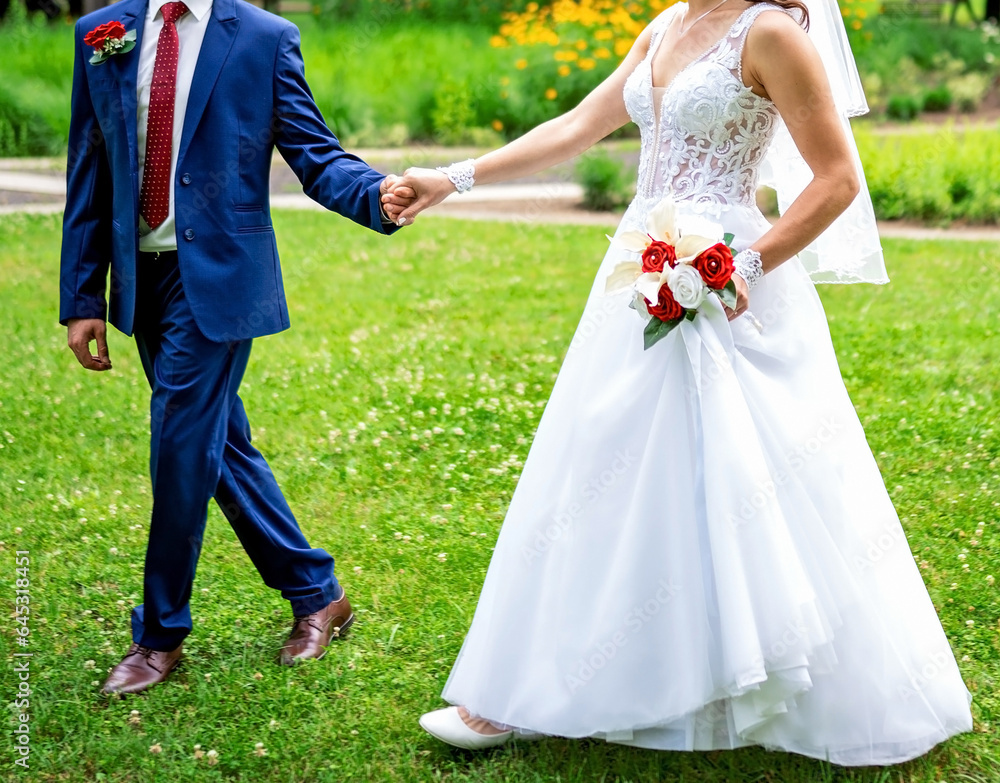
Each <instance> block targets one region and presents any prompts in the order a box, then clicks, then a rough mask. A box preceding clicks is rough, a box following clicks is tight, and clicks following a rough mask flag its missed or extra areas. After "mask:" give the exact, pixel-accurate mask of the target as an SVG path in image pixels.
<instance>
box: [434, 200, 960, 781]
mask: <svg viewBox="0 0 1000 783" xmlns="http://www.w3.org/2000/svg"><path fill="white" fill-rule="evenodd" d="M651 206H652V205H651V204H650V203H648V202H642V201H637V202H635V203H633V205H632V206H631V207H630V209H629V212H628V213H627V214H626V216H625V218H624V219H623V221H622V225H621V226H620V227H619V231H622V230H634V229H640V230H641V229H642V227H643V226H644V222H645V213H646V211H647V210H648V209H649V207H651ZM709 217H711V215H710V216H709ZM715 217H716V219H718V220H719V221H720V222H722V224H723V225H724V227H725V229H726V230H727V231H730V232H732V233H733V234H735V236H736V245H737V247H739V246H746V245H749V244H751V243H752V242H753V241H755V240H756V238H758V237H759V236H760V235H761V234H762V233H764V231H766V230H767V229H768V227H769V226H768V223H767V221H766V220H765V219H764V218H763V216H762V215H761V214H760V212H758V211H757V210H755V209H748V208H743V207H732V208H722V209H720V210H719V212H718V213H717V214H716V215H715ZM625 255H626V254H625V253H624V251H621V250H619V249H616V248H614V247H612V249H611V250H610V251H609V253H608V255H607V257H606V258H605V260H604V263H603V264H602V266H601V268H600V270H599V272H598V274H597V277H596V280H595V282H594V287H593V290H592V292H591V294H590V297H589V300H588V302H587V305H586V309H585V310H584V313H583V317H582V319H581V321H580V324H579V327H578V329H577V331H576V334H575V336H574V338H573V341H572V343H571V345H570V348H569V351H568V354H567V357H566V360H565V363H564V364H563V366H562V368H561V370H560V373H559V377H558V379H557V381H556V384H555V387H554V389H553V392H552V396H551V399H550V401H549V404H548V406H547V408H546V410H545V413H544V415H543V417H542V419H541V421H540V424H539V427H538V431H537V433H536V435H535V439H534V443H533V445H532V448H531V451H530V453H529V455H528V457H527V459H526V462H525V465H524V469H523V471H522V474H521V478H520V481H519V483H518V486H517V490H516V492H515V494H514V497H513V499H512V501H511V505H510V509H509V511H508V513H507V517H506V520H505V522H504V524H503V528H502V530H501V532H500V536H499V540H498V541H497V545H496V549H495V552H494V555H493V559H492V561H491V563H490V567H489V572H488V574H487V576H486V581H485V584H484V586H483V591H482V595H481V597H480V599H479V604H478V607H477V609H476V613H475V618H474V619H473V622H472V626H471V628H470V630H469V633H468V635H467V637H466V639H465V643H464V645H463V647H462V650H461V653H460V654H459V657H458V660H457V661H456V663H455V666H454V669H453V670H452V672H451V676H450V677H449V679H448V682H447V685H446V686H445V689H444V694H443V695H444V698H445V699H446V700H447V701H449V702H451V703H453V704H461V705H465V706H466V707H467V708H468V709H469V710H470V711H471V712H472V713H473V714H475V715H478V716H482V717H484V718H488V719H490V720H492V721H494V722H496V723H499V724H503V725H507V726H511V727H516V728H518V729H520V730H524V731H532V732H539V733H542V734H549V735H557V736H562V737H596V738H603V739H606V740H608V741H610V742H618V743H624V744H629V745H636V746H640V747H646V748H657V749H663V750H710V749H719V748H736V747H740V746H745V745H761V746H765V747H767V748H772V749H781V750H786V751H791V752H795V753H800V754H803V755H806V756H811V757H815V758H821V759H829V760H830V761H832V762H834V763H837V764H843V765H858V764H892V763H896V762H900V761H904V760H906V759H910V758H913V757H916V756H919V755H921V754H923V753H924V752H926V751H927V750H928V749H929V748H931V747H932V746H933V745H935V744H936V743H939V742H941V741H942V740H944V739H946V738H947V737H949V736H951V735H954V734H957V733H960V732H963V731H968V730H970V729H971V727H972V718H971V714H970V711H969V704H970V701H971V696H970V694H969V692H968V690H967V689H966V687H965V684H964V683H963V681H962V678H961V675H960V673H959V670H958V667H957V665H956V662H955V658H954V655H953V654H952V651H951V649H950V647H949V645H948V640H947V638H946V637H945V635H944V632H943V630H942V628H941V624H940V622H939V620H938V617H937V615H936V613H935V610H934V606H933V605H932V603H931V601H930V598H929V596H928V594H927V590H926V588H925V587H924V584H923V581H922V580H921V577H920V573H919V571H918V569H917V567H916V565H915V563H914V561H913V556H912V554H911V553H910V550H909V547H908V545H907V542H906V538H905V536H904V533H903V529H902V527H901V525H900V522H899V519H898V517H897V515H896V512H895V510H894V508H893V506H892V503H891V501H890V499H889V497H888V494H887V492H886V489H885V486H884V484H883V482H882V479H881V476H880V474H879V471H878V467H877V465H876V463H875V460H874V458H873V457H872V453H871V451H870V449H869V447H868V444H867V442H866V440H865V435H864V432H863V430H862V427H861V424H860V422H859V421H858V417H857V415H856V413H855V411H854V408H853V406H852V404H851V401H850V399H849V397H848V394H847V391H846V389H845V388H844V384H843V380H842V378H841V376H840V372H839V368H838V365H837V361H836V357H835V354H834V351H833V346H832V344H831V341H830V334H829V330H828V327H827V323H826V318H825V315H824V312H823V308H822V305H821V304H820V300H819V298H818V296H817V294H816V290H815V288H814V286H813V284H812V282H811V280H810V279H809V277H808V275H807V274H806V273H805V271H804V270H803V268H802V266H801V265H800V264H799V262H798V261H797V260H796V259H792V260H790V261H788V262H786V263H785V264H783V265H782V266H780V267H779V268H778V269H776V270H775V271H773V272H771V273H769V274H768V275H766V276H765V277H764V278H763V280H762V281H761V283H760V284H759V285H758V286H757V287H756V288H755V289H754V291H753V293H752V294H751V297H750V309H751V311H752V312H753V314H754V315H755V316H756V318H757V319H758V320H759V322H760V323H761V325H762V326H763V328H762V329H761V330H758V329H757V328H756V327H755V326H754V325H753V324H752V323H751V321H750V319H749V318H747V317H745V316H744V317H741V318H738V319H736V320H735V321H734V322H729V321H728V320H727V319H726V316H725V314H724V312H723V310H722V308H721V305H719V304H718V303H717V302H716V301H715V300H714V298H712V300H711V302H710V303H709V305H708V306H707V308H706V311H705V312H704V313H702V314H700V315H699V316H698V317H697V318H696V319H695V320H694V321H693V322H683V323H682V324H681V325H680V326H679V327H678V328H677V329H675V330H674V331H673V332H672V333H671V334H670V335H668V336H667V337H666V338H665V339H663V340H661V341H660V342H659V343H658V344H656V345H655V346H654V347H653V348H651V349H650V350H648V351H644V350H643V345H642V328H643V324H642V321H641V320H640V318H639V316H638V315H637V314H636V313H635V311H633V310H632V309H630V308H629V306H628V299H629V297H628V296H627V295H625V294H620V295H617V296H612V297H608V296H605V295H604V293H603V292H604V284H605V279H606V277H607V275H608V274H609V273H610V272H611V270H612V268H613V267H614V265H615V264H616V263H617V262H619V261H621V260H623V258H624V257H625Z"/></svg>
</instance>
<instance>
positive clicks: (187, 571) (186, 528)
mask: <svg viewBox="0 0 1000 783" xmlns="http://www.w3.org/2000/svg"><path fill="white" fill-rule="evenodd" d="M137 283H138V291H137V293H138V297H137V304H138V306H137V308H136V310H137V328H136V332H135V334H136V343H137V345H138V349H139V356H140V358H141V360H142V366H143V369H144V370H145V372H146V377H147V379H148V380H149V385H150V387H151V389H152V397H151V400H150V417H151V422H150V431H151V441H150V476H151V478H152V485H153V510H152V520H151V522H150V528H149V544H148V548H147V550H146V570H145V577H144V582H143V604H142V605H141V606H138V607H136V608H135V610H134V611H133V613H132V635H133V640H134V641H135V642H136V643H137V644H140V645H143V646H145V647H151V648H153V649H154V650H173V649H175V648H176V647H177V646H178V645H179V644H180V643H181V642H182V641H183V640H184V638H185V637H186V636H187V634H188V633H190V631H191V610H190V605H189V602H190V599H191V590H192V586H193V583H194V576H195V568H196V566H197V563H198V556H199V554H200V552H201V543H202V537H203V535H204V532H205V524H206V520H207V516H208V503H209V500H210V499H211V498H213V497H214V498H215V500H216V502H217V503H218V504H219V507H220V508H221V509H222V512H223V513H224V514H225V516H226V518H227V519H228V520H229V523H230V524H231V525H232V527H233V530H234V531H235V532H236V535H237V537H238V538H239V540H240V542H241V543H242V544H243V547H244V549H246V551H247V554H248V555H249V556H250V559H251V561H253V564H254V565H255V566H256V568H257V570H258V571H259V572H260V574H261V576H262V577H263V580H264V583H265V584H266V585H268V586H269V587H272V588H274V589H276V590H280V591H281V594H282V596H283V597H284V598H286V599H287V600H289V601H291V604H292V611H293V613H294V614H295V616H302V615H306V614H311V613H313V612H315V611H318V610H319V609H321V608H323V607H324V606H326V605H327V604H328V603H330V601H332V600H334V598H336V597H337V595H338V593H339V592H340V591H339V588H338V586H337V580H336V577H335V576H334V573H333V566H334V563H333V558H332V557H331V556H330V555H329V554H328V553H327V552H325V551H324V550H322V549H313V548H312V547H310V546H309V543H308V541H306V538H305V536H304V535H303V533H302V531H301V530H300V529H299V526H298V523H297V522H296V520H295V517H294V515H293V514H292V511H291V509H290V508H289V507H288V503H287V502H286V501H285V498H284V496H283V495H282V493H281V490H280V489H279V487H278V484H277V482H276V481H275V478H274V475H273V474H272V473H271V469H270V468H269V467H268V464H267V462H266V461H265V460H264V457H263V456H261V453H260V452H259V451H257V449H255V448H254V447H253V446H252V445H251V443H250V424H249V422H248V420H247V415H246V412H245V410H244V408H243V401H242V400H241V399H240V397H239V394H238V392H239V387H240V382H241V381H242V379H243V374H244V372H245V370H246V367H247V362H248V360H249V358H250V349H251V344H252V340H242V341H237V342H230V343H220V342H213V341H211V340H208V339H207V338H206V337H205V336H204V335H202V333H201V332H200V331H199V329H198V327H197V325H196V324H195V321H194V317H193V315H192V313H191V308H190V306H189V304H188V301H187V299H186V298H185V296H184V286H183V285H182V282H181V276H180V271H179V269H178V266H177V254H176V253H160V254H156V255H153V254H141V255H140V259H139V272H138V280H137Z"/></svg>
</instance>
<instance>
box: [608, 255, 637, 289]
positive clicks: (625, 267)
mask: <svg viewBox="0 0 1000 783" xmlns="http://www.w3.org/2000/svg"><path fill="white" fill-rule="evenodd" d="M641 274H642V264H639V263H636V262H635V261H623V262H622V263H620V264H618V265H617V266H616V267H615V269H614V271H613V272H612V273H611V274H610V275H608V279H607V281H606V282H605V284H604V293H605V294H615V293H618V292H619V291H624V290H625V289H626V288H631V287H632V284H633V283H634V282H635V280H636V278H637V277H639V275H641Z"/></svg>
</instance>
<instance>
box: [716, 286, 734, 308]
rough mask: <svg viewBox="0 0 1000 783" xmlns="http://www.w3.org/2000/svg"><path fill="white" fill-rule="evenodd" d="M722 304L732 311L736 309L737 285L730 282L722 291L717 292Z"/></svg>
mask: <svg viewBox="0 0 1000 783" xmlns="http://www.w3.org/2000/svg"><path fill="white" fill-rule="evenodd" d="M715 293H717V294H718V295H719V299H721V300H722V304H724V305H725V306H726V307H728V308H729V309H731V310H735V309H736V283H734V282H733V281H732V280H730V281H729V282H728V283H726V285H725V287H724V288H723V289H722V290H721V291H716V292H715Z"/></svg>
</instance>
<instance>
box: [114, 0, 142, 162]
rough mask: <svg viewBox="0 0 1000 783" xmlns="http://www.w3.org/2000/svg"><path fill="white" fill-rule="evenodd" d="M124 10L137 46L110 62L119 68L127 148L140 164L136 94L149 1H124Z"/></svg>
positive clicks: (134, 159)
mask: <svg viewBox="0 0 1000 783" xmlns="http://www.w3.org/2000/svg"><path fill="white" fill-rule="evenodd" d="M122 7H123V8H124V9H125V10H124V12H123V13H122V18H121V22H122V24H123V25H125V29H126V30H135V36H136V37H135V48H134V49H132V51H131V52H129V53H128V54H127V55H125V56H124V57H112V58H111V60H110V62H109V64H110V63H115V64H116V67H117V68H118V84H119V87H120V89H121V106H122V111H121V120H122V122H123V123H124V125H125V136H126V138H127V139H128V149H129V154H130V156H131V159H132V161H133V162H134V165H135V166H138V160H139V153H138V143H137V141H136V136H137V134H138V130H137V127H136V126H137V123H138V116H137V114H136V111H137V106H138V98H137V96H136V90H135V85H136V80H137V79H138V78H139V77H138V74H139V52H140V51H141V47H142V34H143V31H144V29H145V27H146V8H147V0H125V2H123V3H122Z"/></svg>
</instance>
